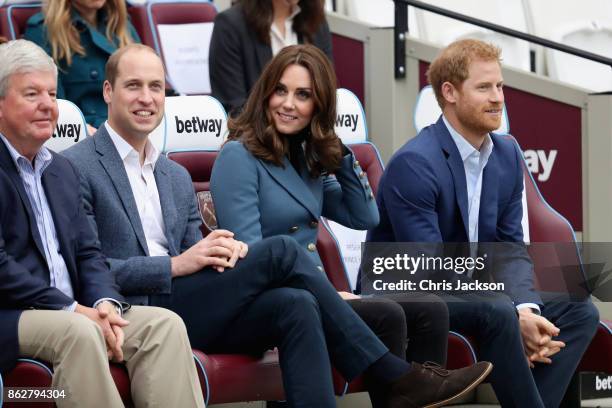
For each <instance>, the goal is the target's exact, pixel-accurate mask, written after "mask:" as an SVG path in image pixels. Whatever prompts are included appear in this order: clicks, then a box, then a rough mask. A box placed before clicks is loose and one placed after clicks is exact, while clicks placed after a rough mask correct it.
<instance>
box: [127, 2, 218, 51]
mask: <svg viewBox="0 0 612 408" xmlns="http://www.w3.org/2000/svg"><path fill="white" fill-rule="evenodd" d="M129 13H130V17H131V18H132V23H133V24H134V27H135V28H136V31H138V35H140V39H141V41H142V43H143V44H146V45H148V46H149V47H151V48H153V49H155V50H156V51H157V52H158V54H159V55H163V50H162V49H161V44H160V41H159V33H158V31H157V25H158V24H191V23H207V22H212V21H214V19H215V16H216V15H217V9H216V8H215V6H214V5H213V4H212V3H210V2H197V1H196V2H193V1H191V2H181V1H176V2H164V3H153V2H151V3H147V4H145V5H142V6H132V7H130V8H129Z"/></svg>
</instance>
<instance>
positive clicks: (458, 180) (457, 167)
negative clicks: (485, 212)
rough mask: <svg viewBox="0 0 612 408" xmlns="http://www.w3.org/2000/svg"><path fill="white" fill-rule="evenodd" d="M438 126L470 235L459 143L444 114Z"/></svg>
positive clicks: (462, 215)
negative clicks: (452, 133)
mask: <svg viewBox="0 0 612 408" xmlns="http://www.w3.org/2000/svg"><path fill="white" fill-rule="evenodd" d="M434 126H436V127H437V131H436V132H435V134H436V135H437V136H438V140H439V142H440V146H441V147H442V150H444V152H445V153H446V162H447V164H448V167H449V169H450V172H451V174H452V175H453V181H454V183H453V184H454V186H455V197H456V199H457V206H458V207H459V211H460V212H461V219H462V221H463V228H464V230H465V236H466V237H469V236H470V234H469V229H468V220H469V214H468V200H467V182H466V180H465V167H464V166H463V160H462V159H461V155H460V154H459V150H458V149H457V145H455V142H454V141H453V139H452V138H451V135H450V133H449V132H448V129H447V128H446V125H445V124H444V121H443V120H442V116H440V119H438V122H436V124H435V125H434Z"/></svg>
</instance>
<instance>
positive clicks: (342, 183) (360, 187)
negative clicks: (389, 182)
mask: <svg viewBox="0 0 612 408" xmlns="http://www.w3.org/2000/svg"><path fill="white" fill-rule="evenodd" d="M354 164H355V156H354V155H353V153H352V152H351V153H350V154H347V155H346V156H344V157H343V158H342V162H341V165H340V168H339V169H338V170H337V171H336V172H335V177H334V176H325V177H324V178H323V195H324V196H323V211H322V215H323V216H324V217H327V218H329V219H331V220H334V221H336V222H338V223H340V224H342V225H344V226H347V227H349V228H353V229H359V230H366V229H370V228H374V227H375V226H377V225H378V220H379V218H378V207H377V206H376V202H375V201H374V200H373V199H371V198H370V189H369V187H368V188H366V187H365V183H366V182H367V180H368V179H367V177H363V178H360V177H359V174H360V173H361V172H362V169H361V167H360V166H359V165H358V166H357V167H355V166H354Z"/></svg>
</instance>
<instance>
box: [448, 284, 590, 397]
mask: <svg viewBox="0 0 612 408" xmlns="http://www.w3.org/2000/svg"><path fill="white" fill-rule="evenodd" d="M442 297H443V298H444V299H445V300H446V301H447V306H448V310H449V317H450V329H451V330H454V331H458V332H460V333H462V334H467V335H472V336H474V337H475V338H476V341H477V342H478V357H479V360H487V361H490V362H492V363H493V371H492V372H491V374H490V375H489V377H488V380H489V381H490V382H491V384H492V385H493V389H494V390H495V394H496V395H497V398H498V399H499V402H500V403H501V405H502V406H503V407H533V408H536V407H549V408H552V407H555V408H556V407H558V406H559V404H560V403H561V400H562V399H563V396H564V394H565V390H566V389H567V386H568V385H569V382H570V380H571V378H572V375H573V374H574V371H575V370H576V367H577V366H578V363H579V362H580V359H581V357H582V354H583V353H584V351H585V350H586V348H587V347H588V345H589V343H590V342H591V339H592V338H593V336H594V334H595V330H596V328H597V324H598V321H599V313H598V312H597V309H596V308H595V306H594V305H593V304H592V303H591V302H590V301H584V302H558V303H552V302H551V303H545V304H544V307H543V308H542V316H544V317H545V318H546V319H548V320H549V321H550V322H551V323H553V324H554V325H555V326H557V327H558V328H559V329H560V334H559V336H558V338H556V339H558V340H561V341H564V342H565V343H566V347H565V348H564V349H562V350H561V351H560V352H559V353H557V354H555V355H554V356H552V358H551V359H552V361H553V362H552V364H550V365H547V364H541V363H536V367H535V368H534V369H533V370H532V369H530V368H529V365H528V363H527V360H526V357H525V351H524V349H523V340H522V337H521V333H520V328H519V322H518V316H517V311H516V308H515V306H514V304H513V303H512V302H511V301H510V299H509V298H508V297H507V296H506V295H503V294H493V293H490V294H484V293H479V294H473V295H464V296H462V297H461V298H459V297H456V296H444V295H443V296H442Z"/></svg>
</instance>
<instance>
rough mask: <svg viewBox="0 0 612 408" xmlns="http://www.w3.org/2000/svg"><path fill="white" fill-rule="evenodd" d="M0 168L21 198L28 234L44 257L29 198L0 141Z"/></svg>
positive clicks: (13, 163)
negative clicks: (25, 214)
mask: <svg viewBox="0 0 612 408" xmlns="http://www.w3.org/2000/svg"><path fill="white" fill-rule="evenodd" d="M0 166H1V167H3V168H4V170H5V171H6V174H8V176H9V178H10V179H11V181H12V182H13V185H14V186H15V188H16V189H17V192H18V193H19V196H20V197H21V202H22V204H23V207H24V208H25V210H26V212H27V213H28V219H29V221H30V233H31V234H32V238H33V239H34V242H35V243H36V248H38V251H39V252H40V254H41V255H42V256H43V258H44V256H45V251H44V249H43V248H44V247H43V244H42V239H41V237H40V233H39V231H38V227H37V224H36V218H34V212H33V211H32V206H31V205H30V198H29V197H28V193H26V191H25V187H24V186H23V181H22V180H21V177H20V176H19V173H18V172H17V167H15V162H14V161H13V158H12V157H11V154H10V153H9V151H8V148H7V147H6V146H5V145H4V143H3V142H2V141H0Z"/></svg>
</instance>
